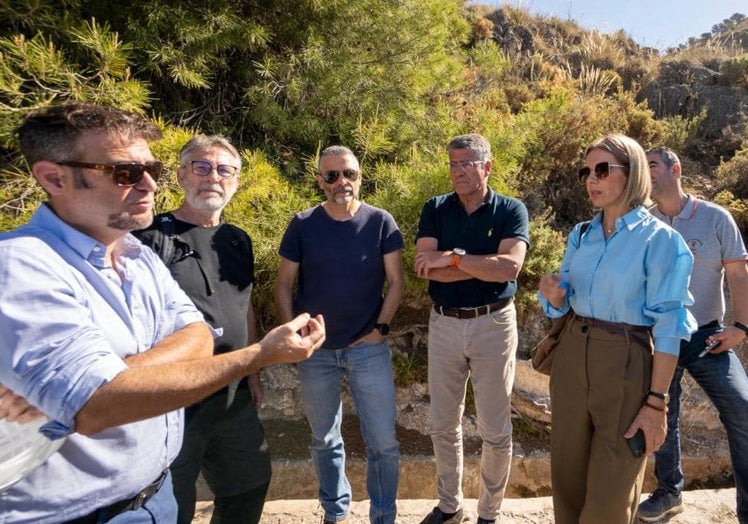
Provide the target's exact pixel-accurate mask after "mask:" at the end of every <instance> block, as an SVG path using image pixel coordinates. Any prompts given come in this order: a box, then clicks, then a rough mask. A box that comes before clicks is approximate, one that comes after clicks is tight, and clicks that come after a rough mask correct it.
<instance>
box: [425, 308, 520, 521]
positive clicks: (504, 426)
mask: <svg viewBox="0 0 748 524" xmlns="http://www.w3.org/2000/svg"><path fill="white" fill-rule="evenodd" d="M516 352H517V312H516V309H515V306H514V302H512V303H510V304H508V305H507V306H506V307H504V308H502V309H500V310H498V311H494V312H493V313H489V314H486V315H481V316H479V317H476V318H473V319H458V318H452V317H447V316H442V315H440V314H438V313H436V312H434V311H433V310H432V311H431V318H430V321H429V353H428V358H429V363H428V371H429V394H430V396H431V407H430V412H431V440H432V442H433V444H434V457H435V458H436V473H437V477H438V487H437V495H438V497H439V508H441V510H442V511H444V512H445V513H452V512H454V511H457V510H458V509H459V508H460V507H462V502H463V493H462V465H463V456H462V414H463V411H464V409H465V388H466V387H467V380H468V378H470V381H471V382H472V383H473V393H474V396H475V410H476V414H477V420H476V423H477V426H478V432H479V434H480V436H481V439H482V440H483V446H482V449H481V459H480V495H479V496H478V515H479V516H480V517H483V518H484V519H488V520H491V519H495V518H497V516H498V514H499V509H500V507H501V502H502V500H503V499H504V491H505V490H506V485H507V482H508V480H509V468H510V467H511V464H512V418H511V415H512V406H511V394H512V386H513V384H514V360H515V356H516Z"/></svg>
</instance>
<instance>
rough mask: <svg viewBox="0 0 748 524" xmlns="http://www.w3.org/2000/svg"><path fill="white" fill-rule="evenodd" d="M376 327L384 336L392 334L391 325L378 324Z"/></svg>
mask: <svg viewBox="0 0 748 524" xmlns="http://www.w3.org/2000/svg"><path fill="white" fill-rule="evenodd" d="M375 327H376V328H377V329H378V330H379V332H380V333H381V334H382V336H384V335H387V334H388V333H389V332H390V325H389V324H377V325H376V326H375Z"/></svg>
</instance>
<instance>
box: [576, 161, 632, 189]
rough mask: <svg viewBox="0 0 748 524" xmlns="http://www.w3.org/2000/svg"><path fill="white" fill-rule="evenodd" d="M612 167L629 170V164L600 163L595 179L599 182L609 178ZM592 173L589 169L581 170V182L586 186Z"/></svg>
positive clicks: (596, 168) (597, 165)
mask: <svg viewBox="0 0 748 524" xmlns="http://www.w3.org/2000/svg"><path fill="white" fill-rule="evenodd" d="M611 167H621V168H624V169H628V167H629V166H628V164H611V163H610V162H599V163H598V164H596V165H595V168H594V169H595V178H597V179H598V180H603V179H604V178H607V177H608V175H609V174H610V168H611ZM591 172H592V171H591V170H590V168H589V167H587V166H584V167H583V168H582V169H580V170H579V181H580V182H581V183H582V184H584V183H585V182H587V179H588V178H589V176H590V173H591Z"/></svg>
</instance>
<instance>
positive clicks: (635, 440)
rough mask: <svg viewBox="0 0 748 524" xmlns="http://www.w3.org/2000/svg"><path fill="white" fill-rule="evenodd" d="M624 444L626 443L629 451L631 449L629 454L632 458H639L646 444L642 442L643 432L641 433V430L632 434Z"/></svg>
mask: <svg viewBox="0 0 748 524" xmlns="http://www.w3.org/2000/svg"><path fill="white" fill-rule="evenodd" d="M626 442H627V443H628V445H629V449H631V453H632V454H633V455H634V457H636V458H640V457H641V456H642V455H643V454H644V448H645V447H646V443H645V442H644V431H642V429H641V428H639V429H638V430H637V432H636V433H634V436H633V437H631V438H627V439H626Z"/></svg>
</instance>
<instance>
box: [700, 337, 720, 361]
mask: <svg viewBox="0 0 748 524" xmlns="http://www.w3.org/2000/svg"><path fill="white" fill-rule="evenodd" d="M721 343H722V341H721V340H715V341H714V342H712V343H711V344H709V345H708V346H707V347H705V348H704V351H702V352H701V353H699V358H701V357H703V356H704V355H706V354H707V353H709V352H710V351H711V350H713V349H714V348H716V347H717V346H719V345H720V344H721Z"/></svg>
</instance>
